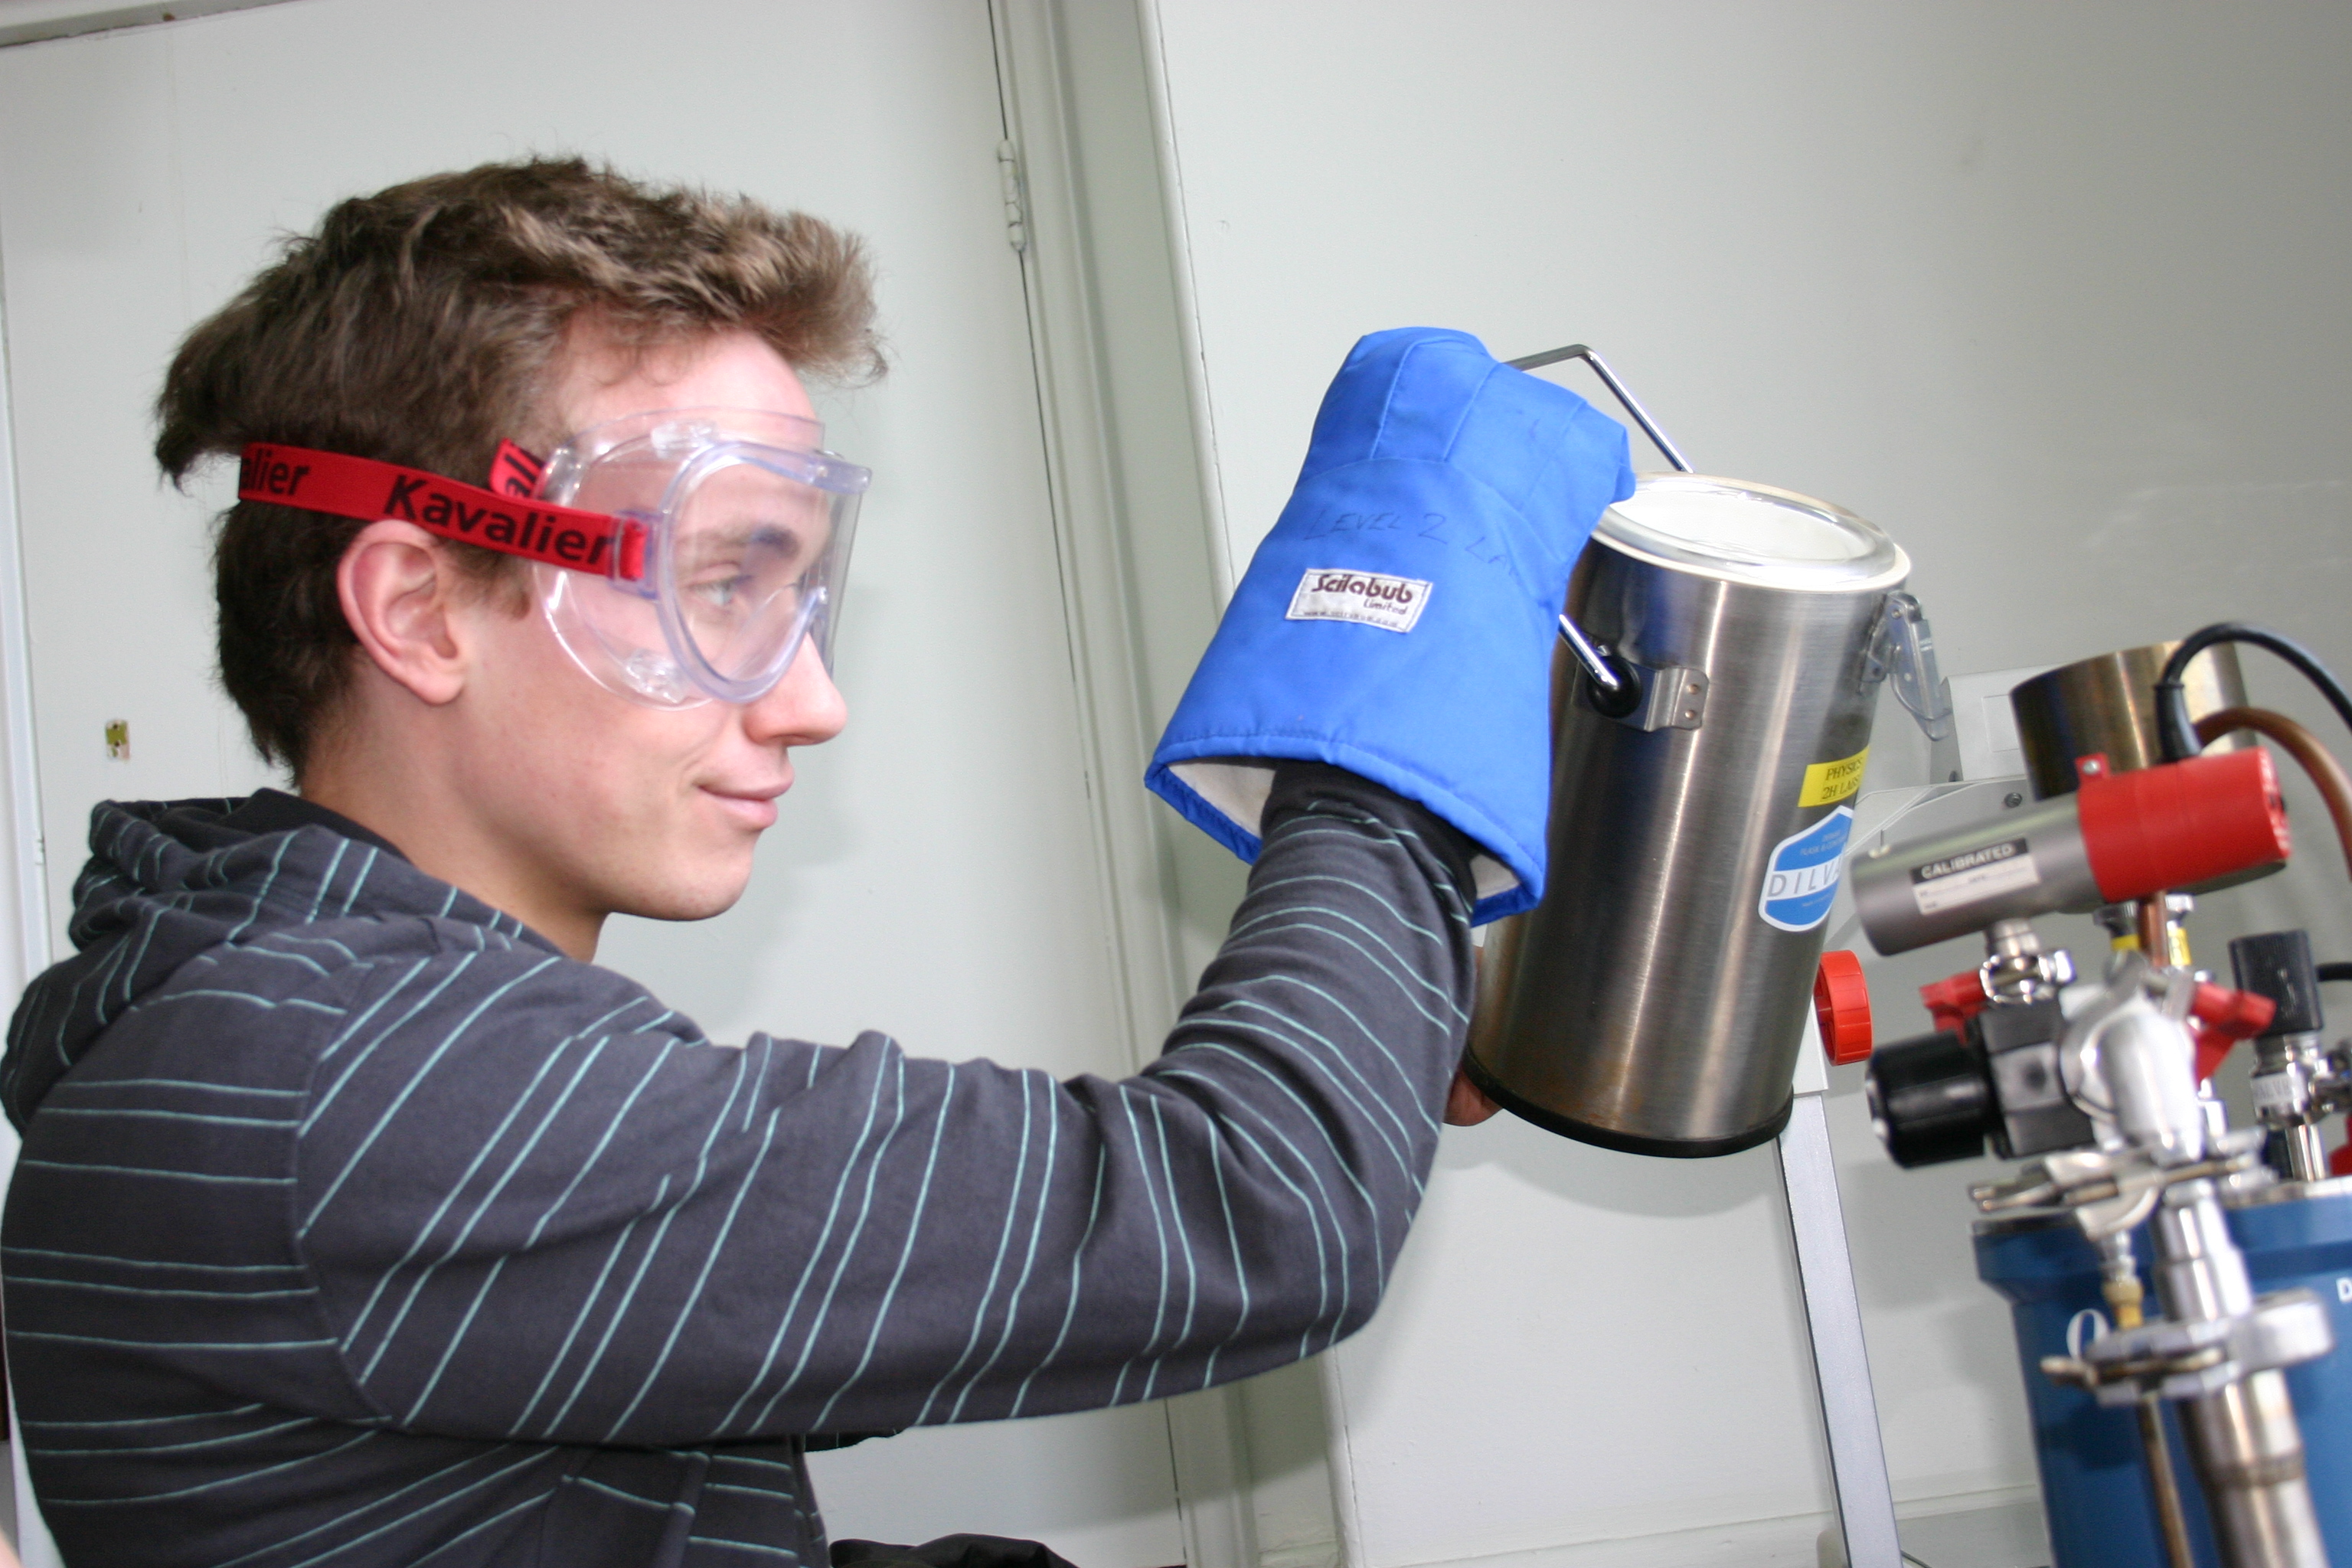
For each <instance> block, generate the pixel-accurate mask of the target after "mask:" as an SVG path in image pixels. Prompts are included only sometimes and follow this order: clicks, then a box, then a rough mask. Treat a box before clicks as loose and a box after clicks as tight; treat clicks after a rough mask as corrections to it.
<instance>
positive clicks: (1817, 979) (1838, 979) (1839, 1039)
mask: <svg viewBox="0 0 2352 1568" xmlns="http://www.w3.org/2000/svg"><path fill="white" fill-rule="evenodd" d="M1813 1020H1814V1022H1816V1023H1818V1024H1819V1025H1820V1026H1821V1027H1822V1050H1824V1051H1827V1052H1828V1053H1829V1058H1830V1060H1831V1061H1832V1063H1834V1064H1835V1065H1837V1066H1839V1067H1847V1066H1851V1065H1852V1064H1853V1063H1855V1062H1859V1061H1867V1060H1868V1059H1869V1058H1870V1044H1871V1026H1870V984H1869V982H1867V981H1865V980H1864V978H1863V976H1862V960H1861V959H1860V958H1857V957H1856V956H1855V955H1854V954H1853V953H1851V952H1847V951H1846V950H1845V949H1843V948H1840V949H1838V950H1837V951H1836V952H1825V953H1823V954H1822V963H1821V967H1820V968H1818V969H1816V970H1814V971H1813Z"/></svg>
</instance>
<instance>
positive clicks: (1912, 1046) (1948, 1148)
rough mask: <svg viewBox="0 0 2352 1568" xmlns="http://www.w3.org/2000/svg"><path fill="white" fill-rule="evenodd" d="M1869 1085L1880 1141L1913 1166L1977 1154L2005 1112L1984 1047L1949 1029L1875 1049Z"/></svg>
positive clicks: (1866, 1090)
mask: <svg viewBox="0 0 2352 1568" xmlns="http://www.w3.org/2000/svg"><path fill="white" fill-rule="evenodd" d="M1863 1092H1864V1095H1865V1096H1866V1097H1867V1099H1868V1102H1869V1105H1870V1120H1871V1125H1872V1126H1874V1127H1875V1128H1876V1129H1877V1130H1878V1141H1879V1142H1882V1143H1884V1144H1885V1145H1886V1152H1888V1153H1889V1154H1891V1155H1893V1156H1894V1157H1895V1163H1896V1164H1898V1165H1900V1166H1902V1167H1903V1168H1904V1169H1906V1170H1910V1169H1913V1168H1915V1167H1916V1166H1920V1165H1939V1164H1942V1163H1944V1162H1945V1161H1947V1160H1972V1159H1975V1158H1976V1157H1977V1156H1978V1155H1979V1154H1981V1153H1983V1152H1984V1145H1985V1137H1986V1135H1987V1134H1988V1133H1990V1131H1992V1130H1993V1127H1994V1124H1995V1122H1996V1121H1997V1120H1998V1118H1999V1117H2000V1105H1999V1102H1998V1101H1997V1100H1995V1099H1994V1098H1993V1089H1992V1074H1991V1072H1990V1070H1989V1069H1988V1068H1987V1067H1986V1065H1985V1058H1984V1053H1983V1052H1982V1051H1981V1050H1979V1048H1977V1047H1974V1046H1972V1045H1971V1044H1969V1042H1968V1041H1967V1040H1965V1039H1962V1038H1961V1037H1959V1036H1958V1035H1955V1034H1952V1033H1950V1032H1948V1031H1947V1030H1943V1029H1938V1030H1937V1031H1936V1032H1935V1033H1934V1034H1932V1035H1922V1036H1920V1037H1918V1038H1917V1039H1912V1040H1898V1041H1896V1042H1895V1044H1893V1045H1891V1046H1881V1047H1878V1048H1877V1049H1876V1050H1875V1051H1874V1052H1872V1053H1871V1058H1870V1069H1869V1071H1868V1072H1867V1073H1865V1074H1864V1078H1863Z"/></svg>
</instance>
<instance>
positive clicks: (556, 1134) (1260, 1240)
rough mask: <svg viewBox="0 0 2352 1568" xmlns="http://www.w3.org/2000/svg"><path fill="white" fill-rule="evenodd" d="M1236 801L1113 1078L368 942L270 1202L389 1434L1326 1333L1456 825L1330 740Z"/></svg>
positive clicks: (702, 1429)
mask: <svg viewBox="0 0 2352 1568" xmlns="http://www.w3.org/2000/svg"><path fill="white" fill-rule="evenodd" d="M1266 821H1267V823H1268V828H1269V830H1268V832H1267V834H1266V842H1265V853H1264V855H1263V856H1262V857H1261V858H1260V859H1259V860H1258V862H1257V864H1256V866H1255V869H1254V871H1253V873H1252V876H1251V879H1250V887H1249V893H1248V896H1247V898H1246V899H1245V900H1244V902H1243V904H1242V906H1241V909H1240V910H1239V911H1238V913H1237V914H1236V915H1235V917H1234V925H1233V930H1232V932H1231V934H1230V935H1229V937H1228V938H1227V940H1226V942H1225V944H1224V946H1223V950H1222V952H1220V953H1219V955H1218V957H1217V959H1216V960H1215V962H1214V963H1213V964H1212V965H1211V966H1210V968H1209V970H1208V972H1207V973H1206V974H1205V976H1204V977H1203V983H1202V989H1201V991H1200V993H1199V994H1197V995H1196V996H1194V997H1193V998H1192V1002H1191V1003H1190V1004H1189V1005H1187V1006H1186V1007H1185V1009H1184V1011H1183V1014H1182V1016H1181V1021H1180V1022H1179V1023H1178V1025H1177V1026H1176V1027H1175V1029H1174V1031H1173V1032H1172V1033H1171V1036H1170V1037H1169V1040H1168V1045H1167V1049H1166V1053H1165V1054H1164V1055H1162V1056H1161V1057H1160V1058H1159V1059H1158V1060H1157V1061H1155V1062H1154V1063H1153V1064H1152V1065H1151V1066H1150V1068H1147V1069H1145V1070H1144V1071H1143V1072H1141V1073H1139V1074H1138V1075H1137V1076H1135V1077H1133V1078H1131V1079H1127V1080H1125V1081H1123V1082H1117V1083H1113V1082H1108V1081H1105V1080H1103V1079H1096V1078H1091V1077H1087V1078H1078V1079H1071V1080H1069V1081H1067V1082H1061V1083H1057V1082H1055V1080H1054V1079H1051V1078H1049V1077H1047V1076H1045V1074H1043V1073H1039V1072H1034V1071H1016V1070H1013V1069H1009V1068H1001V1067H997V1066H995V1065H993V1064H992V1063H989V1062H985V1061H972V1062H961V1063H951V1062H945V1061H934V1060H925V1059H920V1058H913V1057H909V1056H908V1055H906V1054H905V1053H904V1052H902V1051H901V1050H900V1049H899V1048H898V1046H897V1045H895V1044H894V1043H893V1042H891V1041H890V1040H887V1039H886V1038H884V1037H880V1036H878V1035H866V1036H863V1037H860V1038H859V1039H858V1040H857V1041H856V1042H855V1043H854V1044H852V1045H851V1046H849V1047H846V1048H836V1047H819V1046H813V1045H807V1044H803V1043H800V1042H797V1041H790V1040H782V1039H776V1038H772V1037H766V1036H755V1037H753V1038H752V1039H751V1041H750V1043H749V1044H748V1045H747V1046H745V1047H741V1048H740V1049H738V1048H733V1047H716V1046H712V1045H710V1044H709V1043H707V1042H705V1041H703V1040H702V1039H701V1038H700V1037H698V1036H696V1035H694V1034H692V1033H691V1031H690V1030H686V1029H683V1028H682V1026H681V1024H680V1021H679V1020H677V1019H676V1018H674V1017H671V1016H666V1015H660V1014H658V1012H657V1011H656V1010H655V1009H653V1008H652V1007H651V1006H650V1005H649V1004H648V1003H647V1002H646V999H645V998H644V994H643V993H642V992H640V991H636V990H635V988H634V987H630V986H628V985H627V984H626V983H625V982H623V981H621V980H620V979H619V978H618V977H617V976H612V975H609V974H608V973H605V972H603V971H598V970H594V969H593V968H591V967H589V966H585V965H577V964H569V963H562V962H561V961H551V960H550V959H548V957H547V955H546V954H544V953H541V952H533V951H530V950H529V949H527V948H523V947H520V946H518V947H516V948H514V949H512V950H509V951H504V952H446V953H443V954H440V955H438V956H436V958H434V959H433V960H432V961H431V962H430V963H423V964H420V965H418V966H415V967H414V968H412V969H404V970H401V971H400V972H399V973H396V974H387V975H386V977H385V979H384V980H383V984H382V989H381V994H377V995H374V996H371V997H367V998H363V999H362V1000H361V1001H360V1002H359V1003H358V1005H357V1006H355V1008H354V1013H355V1014H362V1013H363V1014H364V1016H365V1017H366V1018H367V1019H368V1020H370V1021H369V1022H368V1023H366V1024H365V1025H364V1026H355V1028H354V1031H353V1033H352V1036H351V1039H350V1043H349V1045H348V1047H346V1049H345V1050H344V1052H343V1053H342V1054H341V1057H340V1058H338V1059H336V1060H331V1061H329V1062H327V1063H325V1064H324V1065H323V1066H322V1068H321V1070H320V1075H319V1077H318V1079H317V1080H316V1082H315V1085H314V1087H313V1089H312V1091H311V1094H312V1110H311V1111H310V1115H309V1117H308V1120H307V1121H306V1124H305V1131H304V1133H303V1136H302V1141H301V1144H300V1153H299V1172H298V1181H297V1187H296V1194H295V1199H296V1201H295V1204H294V1206H293V1216H292V1223H293V1224H294V1226H295V1227H296V1229H297V1232H298V1245H299V1247H300V1248H301V1251H302V1255H303V1258H304V1260H305V1262H306V1263H307V1264H308V1266H309V1267H310V1269H311V1271H312V1273H313V1276H314V1277H315V1278H316V1279H318V1280H319V1281H320V1288H321V1293H322V1297H323V1300H325V1301H326V1303H327V1307H328V1312H329V1317H330V1319H331V1324H330V1328H331V1332H332V1333H333V1335H334V1336H335V1338H336V1340H337V1342H338V1343H339V1344H340V1346H341V1355H342V1357H343V1359H344V1362H345V1363H346V1364H347V1366H348V1367H349V1370H350V1373H351V1376H352V1380H353V1382H354V1383H355V1384H357V1386H358V1389H359V1391H360V1392H361V1393H362V1395H363V1396H364V1398H365V1399H366V1401H367V1402H368V1403H369V1404H370V1405H373V1406H374V1407H375V1408H376V1409H377V1410H378V1411H379V1412H380V1413H381V1415H382V1416H383V1418H384V1419H386V1420H388V1421H389V1422H391V1423H393V1424H394V1425H397V1426H401V1427H404V1428H406V1429H409V1430H415V1431H424V1432H432V1433H436V1434H442V1435H446V1436H467V1437H488V1438H524V1439H531V1440H540V1441H557V1442H569V1443H596V1444H647V1445H665V1444H685V1443H695V1442H702V1441H708V1440H711V1439H727V1438H735V1437H748V1436H776V1435H782V1434H791V1433H801V1432H816V1431H844V1430H865V1431H873V1430H887V1429H894V1428H898V1427H904V1426H915V1425H919V1424H924V1423H936V1422H950V1421H974V1420H988V1419H995V1418H1000V1417H1007V1416H1015V1415H1046V1414H1050V1413H1053V1412H1056V1411H1066V1410H1076V1409H1083V1408H1090V1407H1096V1406H1101V1405H1116V1404H1121V1403H1126V1402H1129V1401H1135V1400H1142V1399H1150V1398H1156V1397H1160V1396H1164V1395H1168V1394H1178V1393H1182V1392H1185V1391H1187V1390H1192V1389H1197V1388H1201V1387H1204V1386H1207V1385H1208V1384H1214V1383H1221V1382H1225V1381H1228V1380H1231V1379H1234V1378H1238V1377H1244V1376H1247V1375H1249V1374H1250V1373H1256V1372H1261V1371H1264V1370H1265V1369H1267V1368H1269V1367H1273V1366H1276V1365H1278V1364H1280V1363H1285V1362H1288V1361H1292V1360H1295V1359H1297V1358H1299V1357H1302V1356H1305V1355H1308V1354H1311V1353H1312V1352H1316V1351H1318V1350H1321V1349H1323V1348H1324V1347H1325V1346H1327V1345H1328V1344H1330V1343H1332V1342H1335V1341H1336V1340H1338V1339H1339V1338H1340V1337H1342V1336H1343V1335H1345V1334H1347V1333H1349V1332H1350V1331H1353V1330H1354V1329H1356V1328H1357V1327H1359V1326H1360V1325H1361V1324H1362V1323H1363V1322H1364V1321H1366V1320H1367V1319H1368V1318H1369V1317H1370V1314H1371V1311H1372V1309H1373V1306H1374V1304H1375V1303H1376V1302H1377V1301H1378V1300H1379V1298H1380V1294H1381V1288H1382V1286H1383V1285H1384V1283H1385V1282H1386V1280H1387V1278H1388V1275H1389V1271H1390V1268H1391V1266H1392V1265H1393V1263H1394V1261H1395V1258H1396V1256H1397V1250H1398V1248H1399V1247H1400V1246H1401V1245H1402V1242H1403V1240H1404V1236H1405V1229H1406V1226H1407V1225H1408V1223H1409V1222H1410V1220H1411V1218H1412V1214H1413V1211H1414V1209H1415V1207H1416V1205H1418V1202H1419V1200H1420V1196H1421V1193H1422V1188H1423V1181H1424V1179H1425V1177H1426V1175H1427V1172H1428V1169H1429V1164H1430V1161H1431V1158H1432V1156H1433V1152H1434V1149H1435V1146H1436V1142H1437V1132H1438V1113H1439V1108H1440V1106H1441V1104H1442V1102H1443V1100H1444V1092H1445V1089H1446V1085H1447V1083H1448V1081H1449V1080H1450V1079H1451V1076H1452V1074H1453V1071H1454V1064H1455V1061H1456V1059H1457V1058H1458V1057H1459V1054H1460V1051H1461V1047H1462V1041H1463V1036H1464V1031H1465V1026H1466V1021H1467V1016H1468V1004H1469V987H1470V974H1471V952H1470V927H1469V921H1468V918H1467V917H1468V906H1467V902H1466V897H1465V895H1466V893H1467V891H1468V888H1469V878H1468V864H1467V861H1468V847H1467V845H1466V842H1465V841H1464V840H1462V839H1460V838H1459V837H1456V836H1455V835H1454V833H1453V831H1452V830H1451V829H1450V828H1447V827H1445V826H1444V825H1442V824H1440V823H1439V822H1438V821H1437V820H1436V819H1435V818H1434V817H1433V816H1429V815H1428V814H1426V813H1425V812H1423V811H1422V810H1421V809H1420V808H1418V807H1416V806H1414V805H1410V804H1409V803H1406V802H1403V801H1401V800H1399V799H1397V798H1396V797H1395V796H1392V795H1389V794H1387V793H1386V792H1385V791H1382V790H1381V789H1379V788H1377V787H1374V786H1372V785H1370V784H1364V783H1363V782H1362V781H1360V780H1358V779H1356V778H1354V777H1352V776H1351V775H1349V774H1346V773H1339V772H1336V771H1333V770H1329V769H1325V768H1319V767H1312V766H1300V765H1295V766H1290V767H1286V768H1285V769H1284V771H1283V773H1282V774H1281V776H1280V778H1279V779H1278V782H1277V784H1276V793H1275V797H1274V800H1273V803H1272V805H1271V807H1270V809H1269V812H1268V815H1267V818H1266Z"/></svg>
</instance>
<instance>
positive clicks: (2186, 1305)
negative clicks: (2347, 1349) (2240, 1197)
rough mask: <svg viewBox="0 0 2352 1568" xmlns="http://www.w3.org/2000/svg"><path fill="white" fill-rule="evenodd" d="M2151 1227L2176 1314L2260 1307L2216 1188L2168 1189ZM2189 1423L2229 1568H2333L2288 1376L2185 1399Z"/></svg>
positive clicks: (2187, 1316) (2164, 1295)
mask: <svg viewBox="0 0 2352 1568" xmlns="http://www.w3.org/2000/svg"><path fill="white" fill-rule="evenodd" d="M2151 1229H2152V1231H2153V1233H2154V1237H2155V1241H2156V1268H2155V1274H2156V1287H2157V1295H2158V1300H2161V1301H2162V1302H2163V1303H2164V1310H2165V1315H2166V1316H2167V1317H2168V1318H2170V1319H2172V1320H2174V1321H2179V1322H2197V1321H2213V1320H2215V1319H2221V1318H2229V1317H2233V1316H2236V1315H2239V1314H2242V1313H2243V1312H2245V1311H2246V1310H2248V1309H2250V1308H2251V1307H2252V1305H2253V1304H2254V1291H2253V1286H2252V1282H2251V1281H2250V1279H2248V1277H2247V1273H2246V1261H2245V1256H2244V1254H2242V1252H2240V1251H2239V1250H2238V1246H2237V1243H2236V1241H2235V1240H2233V1239H2232V1238H2231V1235H2230V1228H2229V1225H2228V1223H2227V1221H2226V1220H2225V1219H2224V1218H2223V1215H2222V1212H2221V1199H2220V1196H2219V1194H2218V1193H2217V1192H2216V1191H2215V1189H2214V1187H2213V1184H2211V1183H2210V1182H2189V1183H2184V1184H2181V1185H2179V1186H2177V1187H2174V1188H2173V1189H2171V1190H2170V1191H2169V1192H2168V1193H2166V1194H2165V1199H2164V1202H2163V1203H2161V1204H2159V1205H2158V1207H2157V1212H2156V1214H2155V1215H2153V1216H2152V1218H2151ZM2180 1424H2181V1429H2182V1431H2183V1432H2184V1433H2185V1434H2186V1435H2187V1436H2188V1438H2189V1458H2190V1459H2191V1460H2192V1461H2193V1462H2194V1463H2195V1464H2196V1467H2197V1479H2198V1481H2199V1482H2200V1485H2202V1487H2203V1488H2204V1490H2205V1500H2206V1504H2207V1507H2208V1508H2209V1509H2210V1511H2211V1514H2212V1519H2213V1539H2214V1542H2215V1544H2216V1545H2217V1546H2219V1547H2220V1548H2221V1562H2222V1564H2223V1568H2327V1549H2326V1545H2325V1543H2324V1542H2323V1541H2322V1539H2321V1537H2320V1533H2319V1516H2318V1514H2317V1513H2316V1512H2315V1510H2314V1509H2313V1507H2312V1501H2311V1486H2310V1482H2309V1480H2308V1479H2307V1478H2306V1476H2305V1466H2304V1449H2303V1434H2302V1429H2301V1426H2300V1424H2299V1423H2297V1422H2296V1420H2295V1418H2294V1400H2293V1399H2292V1397H2291V1396H2290V1395H2289V1394H2288V1392H2287V1386H2286V1374H2285V1373H2282V1372H2276V1371H2264V1372H2254V1373H2248V1374H2247V1375H2246V1376H2244V1377H2242V1378H2241V1379H2239V1380H2238V1381H2236V1382H2233V1383H2231V1384H2227V1385H2226V1386H2224V1387H2222V1388H2221V1389H2219V1390H2217V1391H2215V1392H2214V1393H2211V1394H2204V1395H2202V1396H2200V1397H2198V1398H2194V1399H2184V1400H2182V1401H2181V1402H2180Z"/></svg>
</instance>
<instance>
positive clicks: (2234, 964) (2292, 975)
mask: <svg viewBox="0 0 2352 1568" xmlns="http://www.w3.org/2000/svg"><path fill="white" fill-rule="evenodd" d="M2230 971H2231V973H2232V974H2234V975H2235V976H2236V977H2237V981H2238V989H2239V990H2241V991H2251V992H2252V993H2253V994H2255V995H2257V996H2267V997H2269V998H2270V999H2271V1005H2273V1006H2274V1007H2276V1008H2277V1009H2278V1012H2277V1014H2276V1015H2275V1016H2273V1017H2272V1019H2271V1023H2270V1027H2269V1028H2267V1029H2264V1030H2263V1034H2265V1035H2308V1034H2316V1033H2317V1032H2318V1031H2319V1030H2321V1029H2324V1028H2326V1026H2327V1016H2326V1014H2325V1013H2323V1012H2321V1011H2320V1006H2319V972H2318V971H2317V970H2316V969H2315V968H2314V967H2313V966H2312V963H2311V939H2310V938H2309V937H2307V936H2305V934H2304V933H2303V932H2301V931H2264V932H2263V933H2262V934H2261V935H2260V936H2242V937H2240V938H2239V939H2238V940H2237V941H2235V942H2231V944H2230Z"/></svg>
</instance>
